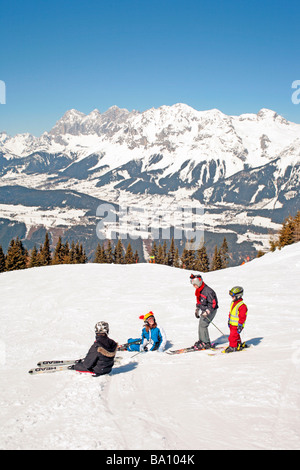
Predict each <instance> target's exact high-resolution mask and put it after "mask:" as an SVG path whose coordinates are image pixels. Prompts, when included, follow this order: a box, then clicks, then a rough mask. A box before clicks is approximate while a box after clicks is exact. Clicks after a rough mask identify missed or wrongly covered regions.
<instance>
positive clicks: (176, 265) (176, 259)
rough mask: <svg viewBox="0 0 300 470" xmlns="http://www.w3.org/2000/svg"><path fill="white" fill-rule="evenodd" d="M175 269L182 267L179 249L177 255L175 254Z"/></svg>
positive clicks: (176, 251)
mask: <svg viewBox="0 0 300 470" xmlns="http://www.w3.org/2000/svg"><path fill="white" fill-rule="evenodd" d="M173 266H174V268H179V266H180V258H179V249H178V247H176V250H175V254H174V264H173Z"/></svg>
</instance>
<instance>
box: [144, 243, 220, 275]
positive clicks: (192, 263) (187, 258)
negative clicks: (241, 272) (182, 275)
mask: <svg viewBox="0 0 300 470" xmlns="http://www.w3.org/2000/svg"><path fill="white" fill-rule="evenodd" d="M151 257H152V258H153V260H154V261H155V263H157V264H165V265H167V266H174V267H176V268H182V269H190V270H192V269H193V270H196V271H201V272H203V273H206V272H208V271H216V270H218V269H223V268H226V267H227V266H228V259H229V256H228V244H227V240H226V237H224V240H223V243H222V245H221V247H220V248H219V247H218V246H217V245H216V246H215V250H214V255H213V257H212V260H210V259H209V256H208V254H207V250H206V246H205V244H204V243H203V244H200V246H199V247H198V248H197V249H195V248H194V243H193V241H191V242H189V243H187V244H186V246H185V248H184V249H183V252H182V255H181V256H179V249H178V247H175V243H174V239H173V238H172V240H171V244H170V248H169V249H167V242H166V241H164V243H163V244H160V243H159V245H157V244H156V242H155V241H154V242H153V245H152V251H151Z"/></svg>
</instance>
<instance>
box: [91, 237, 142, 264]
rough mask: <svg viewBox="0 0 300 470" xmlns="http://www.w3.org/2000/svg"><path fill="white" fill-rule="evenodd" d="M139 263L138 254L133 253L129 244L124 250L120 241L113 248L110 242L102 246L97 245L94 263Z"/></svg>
mask: <svg viewBox="0 0 300 470" xmlns="http://www.w3.org/2000/svg"><path fill="white" fill-rule="evenodd" d="M138 262H139V255H138V252H137V251H135V253H133V250H132V247H131V244H130V243H128V245H127V248H126V250H124V249H123V244H122V241H121V239H119V240H118V241H117V243H116V246H114V245H113V244H112V242H111V240H107V241H106V242H105V243H103V245H101V244H100V243H98V246H97V249H96V253H95V258H94V263H100V264H104V263H108V264H111V263H114V264H134V263H138Z"/></svg>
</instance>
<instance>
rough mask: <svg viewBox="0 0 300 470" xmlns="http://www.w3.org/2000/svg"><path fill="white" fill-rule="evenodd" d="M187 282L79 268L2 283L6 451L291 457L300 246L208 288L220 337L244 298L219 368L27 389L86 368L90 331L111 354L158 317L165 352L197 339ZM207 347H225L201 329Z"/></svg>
mask: <svg viewBox="0 0 300 470" xmlns="http://www.w3.org/2000/svg"><path fill="white" fill-rule="evenodd" d="M189 275H190V273H189V272H188V271H183V270H179V269H175V268H169V267H165V266H159V265H148V264H138V265H133V266H132V265H131V266H129V265H128V266H118V265H95V264H88V265H82V266H80V265H74V266H70V265H68V266H53V267H46V268H33V269H30V270H26V271H18V272H12V273H3V274H1V275H0V289H1V307H0V308H1V317H0V318H1V335H0V378H1V384H2V387H1V392H0V404H1V406H0V410H1V416H0V425H1V426H0V448H1V449H103V450H104V449H105V450H132V449H137V450H139V449H146V450H147V449H151V450H155V449H156V450H177V449H182V450H193V449H194V450H195V449H297V448H299V444H300V426H299V424H300V419H299V411H300V400H299V390H300V374H299V364H300V340H299V331H300V316H299V304H300V292H299V280H300V244H299V243H298V244H295V245H293V246H289V247H286V248H285V249H283V250H281V251H278V252H275V253H270V254H267V255H265V256H264V257H263V258H260V259H257V260H254V261H252V262H251V263H248V264H246V265H243V266H240V267H236V268H229V269H226V270H223V271H218V272H214V273H208V274H205V275H204V279H205V282H207V284H208V285H210V286H211V287H213V288H214V289H215V290H216V292H217V294H218V297H219V304H220V308H219V312H218V314H217V316H216V318H215V320H214V323H215V324H216V326H218V327H219V328H220V329H221V330H222V331H223V332H224V333H226V334H227V333H228V329H227V316H228V309H229V305H230V298H229V296H228V291H229V289H230V288H231V287H232V286H233V285H237V284H238V285H242V286H243V287H244V289H245V297H244V299H245V301H246V303H247V304H248V307H249V315H248V320H247V324H246V328H245V330H244V333H243V339H244V340H248V341H249V342H250V343H251V344H253V345H254V346H255V347H253V348H250V349H248V350H246V351H243V352H240V353H235V354H230V355H225V354H219V355H216V356H214V357H211V356H208V354H207V353H206V352H197V353H191V354H185V355H181V356H169V355H167V354H165V353H158V352H153V353H146V354H143V355H138V356H136V357H135V358H133V359H130V358H131V356H130V353H126V352H125V353H122V357H123V361H122V362H121V364H119V365H116V367H115V368H114V369H113V372H112V374H111V375H110V376H105V377H100V378H98V379H95V378H92V377H90V376H86V375H80V374H78V373H75V372H72V371H67V372H58V373H56V374H49V375H43V376H30V375H29V374H28V373H27V371H28V370H29V369H30V368H31V367H34V366H35V365H36V363H37V362H38V361H39V360H48V359H49V360H50V359H73V358H78V357H83V356H84V355H85V353H86V352H87V349H88V348H89V346H90V345H91V343H92V342H93V340H94V332H93V327H94V324H95V323H96V322H97V321H99V320H106V321H108V322H109V323H110V336H111V337H112V338H113V339H115V340H116V341H118V342H119V343H122V342H125V341H126V340H127V338H128V337H132V336H133V337H136V336H139V335H140V331H141V328H142V322H141V320H139V318H138V317H139V315H141V314H144V313H147V312H148V311H149V310H153V311H154V313H155V315H156V317H157V320H158V321H159V323H160V324H161V326H163V327H164V329H165V331H166V333H167V336H168V339H169V343H168V346H169V347H171V346H172V347H176V348H177V347H181V346H188V345H190V344H193V343H194V342H195V341H196V340H197V320H196V319H195V317H194V307H195V297H194V292H193V288H192V287H191V285H190V283H189ZM209 331H210V335H211V339H212V340H217V339H219V340H220V341H221V342H223V343H224V346H225V345H226V340H227V338H226V337H223V336H221V335H220V333H219V331H218V330H217V329H216V328H214V326H210V329H209Z"/></svg>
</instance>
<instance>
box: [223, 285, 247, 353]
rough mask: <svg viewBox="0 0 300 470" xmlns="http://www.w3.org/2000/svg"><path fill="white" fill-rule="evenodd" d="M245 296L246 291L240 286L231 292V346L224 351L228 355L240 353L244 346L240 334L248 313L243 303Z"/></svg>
mask: <svg viewBox="0 0 300 470" xmlns="http://www.w3.org/2000/svg"><path fill="white" fill-rule="evenodd" d="M243 294H244V289H243V288H242V287H240V286H235V287H233V288H232V289H231V290H230V291H229V295H230V296H231V297H232V303H231V306H230V312H229V318H228V326H229V329H230V335H229V338H228V339H229V346H228V347H227V348H226V349H225V351H224V352H226V353H230V352H234V351H239V349H241V346H242V344H241V337H240V333H241V332H242V330H243V328H244V326H245V322H246V318H247V312H248V308H247V305H246V304H245V303H244V301H243Z"/></svg>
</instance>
